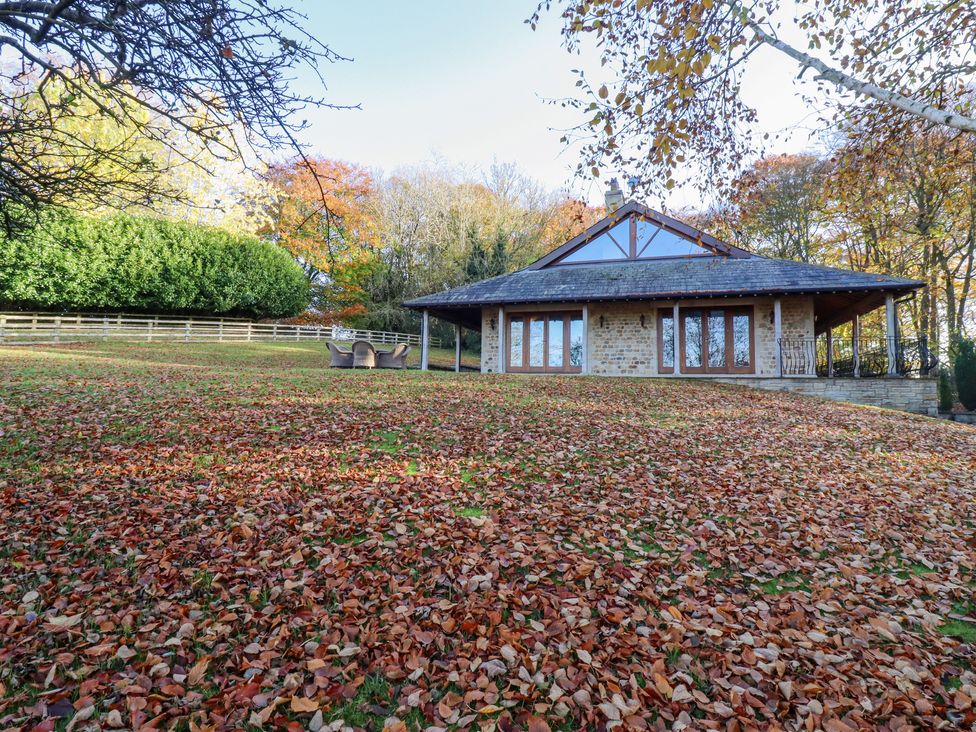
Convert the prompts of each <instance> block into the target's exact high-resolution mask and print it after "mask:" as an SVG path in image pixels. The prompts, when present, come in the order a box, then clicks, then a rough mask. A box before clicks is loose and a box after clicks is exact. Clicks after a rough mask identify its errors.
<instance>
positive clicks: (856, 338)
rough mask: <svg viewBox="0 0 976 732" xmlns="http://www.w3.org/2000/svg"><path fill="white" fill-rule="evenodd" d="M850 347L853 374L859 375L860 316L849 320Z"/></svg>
mask: <svg viewBox="0 0 976 732" xmlns="http://www.w3.org/2000/svg"><path fill="white" fill-rule="evenodd" d="M851 347H852V348H853V349H854V376H855V377H858V376H860V375H861V316H860V315H855V316H854V320H853V321H851Z"/></svg>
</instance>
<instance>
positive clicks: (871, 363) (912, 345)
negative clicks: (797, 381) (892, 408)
mask: <svg viewBox="0 0 976 732" xmlns="http://www.w3.org/2000/svg"><path fill="white" fill-rule="evenodd" d="M831 345H832V349H831V352H830V353H828V352H827V338H826V337H825V336H821V337H819V338H781V339H780V341H779V350H780V362H781V364H782V367H783V375H784V376H794V375H807V376H812V375H814V374H816V375H817V376H835V377H844V376H862V377H871V376H885V375H887V374H889V373H894V374H897V375H899V376H910V375H912V374H918V375H920V376H925V375H927V374H929V373H931V372H932V371H933V370H934V369H935V368H936V366H937V365H938V359H937V358H936V356H935V354H934V353H932V352H931V351H930V350H929V349H928V345H927V343H926V341H925V339H924V338H921V339H915V338H861V339H859V341H858V342H857V343H856V344H855V342H854V341H853V340H852V339H850V338H834V339H832V341H831ZM855 345H856V348H855ZM889 354H894V364H892V366H893V368H892V369H890V370H889V363H888V362H889V357H890V356H889Z"/></svg>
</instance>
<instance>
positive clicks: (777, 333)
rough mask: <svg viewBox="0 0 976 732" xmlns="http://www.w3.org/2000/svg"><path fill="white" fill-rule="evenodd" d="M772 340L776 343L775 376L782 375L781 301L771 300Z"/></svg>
mask: <svg viewBox="0 0 976 732" xmlns="http://www.w3.org/2000/svg"><path fill="white" fill-rule="evenodd" d="M773 340H774V341H775V342H776V375H777V376H782V375H783V344H782V342H781V341H782V340H783V301H782V300H780V299H779V298H778V297H777V298H776V299H775V300H773Z"/></svg>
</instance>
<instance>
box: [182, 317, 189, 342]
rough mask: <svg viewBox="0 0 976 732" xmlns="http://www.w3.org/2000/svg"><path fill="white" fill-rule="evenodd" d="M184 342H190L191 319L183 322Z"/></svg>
mask: <svg viewBox="0 0 976 732" xmlns="http://www.w3.org/2000/svg"><path fill="white" fill-rule="evenodd" d="M183 342H184V343H189V342H190V321H189V320H188V321H186V322H185V323H183Z"/></svg>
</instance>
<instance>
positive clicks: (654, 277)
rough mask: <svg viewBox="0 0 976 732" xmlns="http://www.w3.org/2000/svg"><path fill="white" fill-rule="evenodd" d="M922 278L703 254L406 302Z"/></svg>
mask: <svg viewBox="0 0 976 732" xmlns="http://www.w3.org/2000/svg"><path fill="white" fill-rule="evenodd" d="M923 285H924V283H922V282H919V281H918V280H910V279H905V278H903V277H889V276H886V275H878V274H871V273H868V272H852V271H850V270H846V269H835V268H832V267H822V266H819V265H813V264H804V263H802V262H794V261H791V260H786V259H771V258H768V257H760V256H756V255H752V256H747V257H741V258H740V257H728V256H721V255H716V256H700V257H674V258H667V259H647V260H636V261H635V260H629V261H621V262H606V263H599V264H574V265H556V266H548V267H544V268H542V269H523V270H519V271H518V272H513V273H511V274H507V275H501V276H499V277H492V278H491V279H487V280H482V281H480V282H474V283H472V284H469V285H463V286H461V287H455V288H453V289H451V290H445V291H443V292H436V293H433V294H431V295H426V296H424V297H418V298H416V299H414V300H410V301H408V302H405V303H404V305H405V306H406V307H408V308H413V309H424V308H436V309H441V310H444V309H452V308H470V307H476V306H482V305H503V304H516V303H546V302H597V301H611V300H677V299H690V298H699V297H725V296H747V295H786V294H814V293H826V292H853V291H888V292H895V293H897V292H909V291H911V290H916V289H918V288H920V287H922V286H923Z"/></svg>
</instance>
